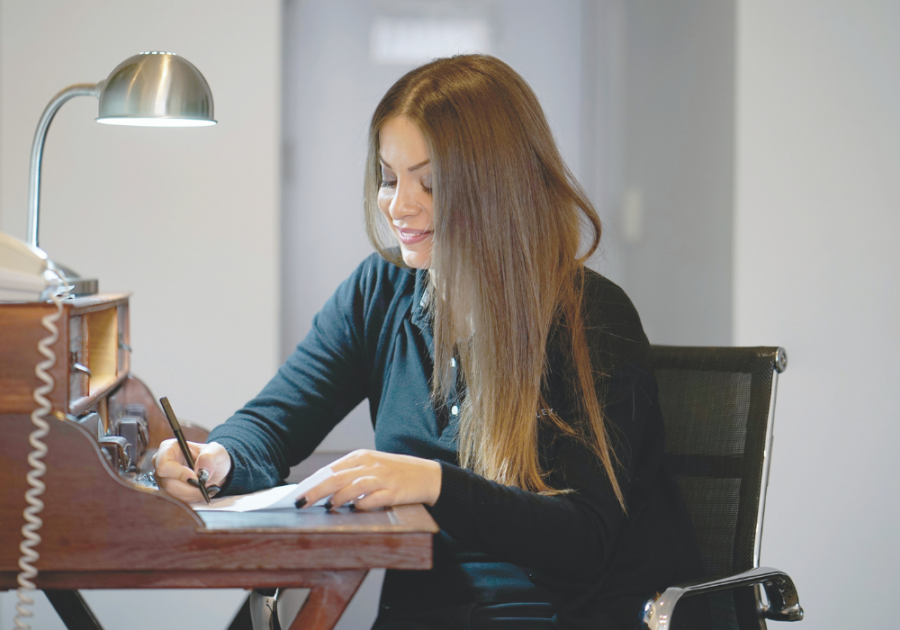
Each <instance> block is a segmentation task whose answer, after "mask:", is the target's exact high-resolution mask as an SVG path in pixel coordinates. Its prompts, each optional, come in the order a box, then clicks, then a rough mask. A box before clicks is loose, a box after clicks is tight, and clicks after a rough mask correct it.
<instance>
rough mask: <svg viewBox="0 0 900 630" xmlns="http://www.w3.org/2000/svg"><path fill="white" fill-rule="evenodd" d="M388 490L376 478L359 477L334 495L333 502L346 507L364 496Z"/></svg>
mask: <svg viewBox="0 0 900 630" xmlns="http://www.w3.org/2000/svg"><path fill="white" fill-rule="evenodd" d="M382 490H386V488H385V484H384V481H383V480H381V479H378V478H377V477H374V476H368V477H358V478H357V479H354V480H353V481H352V482H351V483H349V484H347V485H346V486H344V487H343V488H341V489H340V490H338V491H337V492H335V493H334V496H333V497H331V502H332V503H333V504H334V505H344V504H345V503H350V502H352V501H356V500H358V499H359V498H360V497H361V496H363V495H369V494H373V493H375V492H379V491H382Z"/></svg>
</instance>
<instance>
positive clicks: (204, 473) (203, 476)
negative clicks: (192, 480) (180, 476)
mask: <svg viewBox="0 0 900 630" xmlns="http://www.w3.org/2000/svg"><path fill="white" fill-rule="evenodd" d="M197 479H199V480H200V483H206V480H207V479H209V471H208V470H206V469H205V468H201V469H200V470H198V471H197Z"/></svg>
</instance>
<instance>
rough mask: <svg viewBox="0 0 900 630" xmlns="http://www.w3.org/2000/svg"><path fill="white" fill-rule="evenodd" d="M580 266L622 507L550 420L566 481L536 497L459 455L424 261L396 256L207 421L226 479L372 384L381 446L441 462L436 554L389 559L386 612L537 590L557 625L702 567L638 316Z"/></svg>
mask: <svg viewBox="0 0 900 630" xmlns="http://www.w3.org/2000/svg"><path fill="white" fill-rule="evenodd" d="M585 274H586V275H585V284H584V314H585V327H586V333H587V339H588V345H589V351H590V353H591V358H592V362H593V366H594V370H595V373H596V374H597V378H596V385H597V388H598V394H599V395H600V396H601V401H602V403H603V405H604V416H605V419H606V426H607V431H608V434H609V435H610V439H611V443H612V445H613V447H614V449H615V453H616V456H617V457H618V460H619V462H620V463H621V468H620V469H619V473H618V475H617V479H618V482H619V485H620V488H621V490H622V492H623V493H624V495H625V499H626V505H627V516H626V514H624V513H623V512H622V509H621V508H620V506H619V504H618V502H617V500H616V498H615V496H614V495H613V492H612V490H611V486H610V484H609V481H608V479H607V478H606V474H605V472H604V471H603V469H602V466H601V464H600V463H599V461H598V460H597V458H596V457H595V456H594V455H593V454H592V453H591V452H590V450H589V449H587V448H586V447H584V446H583V445H581V444H579V443H577V442H576V441H574V440H570V439H564V438H560V437H557V436H553V435H550V434H549V433H548V432H547V431H545V432H544V433H543V434H542V435H541V449H542V454H543V455H544V456H545V457H546V458H547V461H548V463H549V464H550V469H551V470H552V473H551V475H550V478H549V481H550V485H551V486H553V487H557V488H570V489H572V490H574V492H573V493H569V494H564V495H557V496H544V495H539V494H535V493H532V492H528V491H524V490H520V489H518V488H511V487H507V486H503V485H501V484H498V483H495V482H492V481H488V480H486V479H484V478H483V477H480V476H478V475H476V474H474V473H473V472H471V471H469V470H465V469H462V468H459V467H458V460H457V453H456V435H457V428H458V423H457V420H458V416H457V415H456V413H455V409H453V407H454V405H455V403H456V401H455V400H454V398H453V396H451V398H450V399H449V400H448V402H447V405H446V408H444V409H438V410H436V409H434V407H433V405H432V399H431V396H430V388H429V379H430V377H431V374H432V371H433V351H432V343H433V342H432V337H431V325H430V320H429V316H428V313H427V311H426V309H425V307H424V303H425V301H424V295H425V290H426V288H425V287H426V285H427V272H424V271H415V270H409V269H402V268H399V267H396V266H395V265H393V264H391V263H388V262H386V261H385V260H383V259H382V258H381V257H380V256H378V255H377V254H373V255H372V256H370V257H369V258H367V259H366V260H365V261H364V262H363V263H362V264H361V265H360V266H359V267H358V268H357V269H356V271H355V272H354V273H353V274H352V275H351V276H350V278H348V279H347V280H346V281H345V282H344V283H343V284H341V286H340V287H339V288H338V290H337V291H336V292H335V294H334V295H333V296H332V298H331V299H330V300H329V301H328V302H327V303H326V305H325V307H324V308H323V309H322V311H321V312H320V313H319V314H317V315H316V317H315V319H314V321H313V327H312V330H311V331H310V333H309V334H308V335H307V337H306V338H305V339H304V340H303V342H301V343H300V344H299V346H298V347H297V349H296V350H295V352H294V353H293V354H292V355H291V356H290V357H289V358H288V360H287V361H286V362H285V364H284V365H283V366H282V367H281V368H280V369H279V371H278V373H277V374H276V375H275V377H274V378H273V379H272V380H271V381H270V382H269V383H268V384H267V385H266V387H265V388H264V389H263V390H262V392H261V393H260V394H259V395H258V396H257V397H256V398H254V399H253V400H252V401H250V402H249V403H247V405H246V406H245V407H244V408H243V409H241V410H240V411H238V412H237V413H236V414H235V415H234V416H233V417H232V418H230V419H229V420H228V421H227V422H226V423H225V424H223V425H221V426H219V427H217V428H216V429H214V430H213V431H212V433H210V436H209V440H210V441H216V442H219V443H221V444H222V445H223V446H224V447H225V448H226V449H227V450H228V452H229V453H230V454H231V457H232V459H233V461H234V471H233V474H232V478H231V481H230V484H229V486H228V488H227V491H228V492H230V493H245V492H252V491H256V490H259V489H262V488H267V487H271V486H273V485H276V484H277V483H279V482H280V481H281V480H282V479H284V478H285V477H287V475H288V472H289V468H290V467H291V466H293V465H295V464H297V463H298V462H300V461H301V460H303V459H304V458H305V457H307V456H308V455H309V454H310V453H312V452H313V450H314V449H315V448H316V446H317V445H318V444H319V443H320V442H321V441H322V439H323V438H324V437H325V436H326V435H327V434H328V432H329V431H330V430H331V429H332V428H333V427H334V426H335V424H336V423H337V422H339V421H340V420H341V419H342V418H343V417H344V416H345V415H346V414H347V413H348V412H349V411H350V410H352V409H353V408H354V407H355V406H356V405H357V404H359V403H360V402H361V401H362V400H363V399H365V398H368V400H369V407H370V412H371V417H372V423H373V426H374V428H375V444H376V448H377V449H378V450H380V451H385V452H391V453H402V454H408V455H415V456H418V457H423V458H429V459H434V460H437V461H439V462H440V463H441V466H442V482H441V493H440V497H439V499H438V501H437V502H436V504H435V505H434V506H433V507H432V508H430V511H431V514H432V516H433V517H434V519H435V521H436V522H437V523H438V525H439V526H440V528H441V532H440V534H439V535H438V536H436V538H435V548H434V568H433V569H432V570H431V571H427V572H420V571H416V572H412V571H410V572H405V571H393V570H391V571H388V572H387V575H386V578H385V584H384V588H383V592H382V606H383V613H384V614H387V615H389V616H397V615H400V616H402V615H404V614H408V613H413V612H415V611H418V610H425V609H435V608H442V607H448V606H457V605H465V604H469V603H472V602H476V603H490V604H495V603H504V602H549V603H552V604H554V605H556V606H558V607H559V608H560V612H559V614H558V617H559V621H560V623H561V624H563V625H566V623H567V622H568V623H571V624H576V625H577V623H578V620H585V621H587V620H588V619H590V620H591V621H592V622H594V623H596V622H597V621H599V620H601V619H608V620H613V619H614V620H622V619H628V620H636V619H637V615H638V610H639V607H640V603H641V602H642V601H643V599H645V598H646V597H647V596H648V595H650V594H652V593H653V592H655V591H657V590H662V589H663V588H665V586H667V585H670V584H673V583H675V582H678V581H683V580H685V579H690V578H693V577H696V576H698V575H699V573H700V572H699V552H698V551H697V548H696V543H695V542H694V537H693V532H692V530H691V525H690V520H689V517H688V516H687V514H686V512H685V510H684V507H683V505H682V502H681V498H680V494H679V492H678V489H677V486H676V484H675V483H674V481H673V480H672V478H671V476H670V475H669V474H668V472H667V470H666V469H665V466H664V464H663V457H662V456H663V447H664V432H663V423H662V418H661V416H660V411H659V405H658V401H657V387H656V379H655V377H654V375H653V368H652V365H651V363H650V355H649V345H648V342H647V339H646V336H645V335H644V332H643V329H642V327H641V322H640V318H639V317H638V314H637V312H636V311H635V309H634V306H633V305H632V304H631V301H630V300H629V299H628V297H627V296H626V295H625V293H624V292H623V291H622V290H621V289H620V288H619V287H618V286H616V285H615V284H613V283H612V282H610V281H609V280H607V279H606V278H603V277H602V276H600V275H598V274H596V273H594V272H592V271H590V270H586V271H585ZM553 338H554V336H553V335H552V334H551V340H552V339H553ZM556 345H557V344H554V343H553V342H552V341H551V343H550V344H549V345H548V355H549V357H548V360H549V368H550V369H549V371H548V373H549V374H550V376H549V382H548V383H547V391H548V392H549V400H548V403H549V404H550V405H551V407H552V408H553V409H554V410H555V411H556V412H557V413H559V414H560V415H561V416H562V417H563V419H568V418H567V414H570V413H571V411H570V410H571V409H572V408H573V406H572V405H571V401H567V400H566V394H565V392H566V391H567V388H566V387H565V379H566V378H567V366H568V362H567V361H566V360H565V357H564V356H561V353H559V352H557V351H554V349H553V348H555V347H556ZM572 421H577V419H575V418H572ZM628 625H632V623H631V622H629V624H628Z"/></svg>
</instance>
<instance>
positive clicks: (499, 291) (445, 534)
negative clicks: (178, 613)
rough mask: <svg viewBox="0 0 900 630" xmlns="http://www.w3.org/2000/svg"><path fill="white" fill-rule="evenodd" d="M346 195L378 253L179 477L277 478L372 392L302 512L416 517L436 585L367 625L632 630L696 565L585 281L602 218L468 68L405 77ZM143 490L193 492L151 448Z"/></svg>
mask: <svg viewBox="0 0 900 630" xmlns="http://www.w3.org/2000/svg"><path fill="white" fill-rule="evenodd" d="M365 180H366V181H365V202H366V203H365V205H366V228H367V232H368V235H369V238H370V240H371V242H372V244H373V246H374V247H375V249H376V250H377V251H378V253H377V254H374V255H372V256H371V257H369V258H368V259H367V260H366V261H364V262H363V263H362V265H360V266H359V268H358V269H357V270H356V272H355V273H354V274H353V275H352V276H351V277H350V278H349V279H348V280H347V281H345V282H344V283H343V284H342V285H341V286H340V287H339V288H338V290H337V292H336V293H335V295H334V296H333V297H332V298H331V299H330V300H329V302H328V303H327V304H326V305H325V307H324V308H323V310H322V311H321V312H320V313H319V315H317V317H316V319H315V321H314V324H313V329H312V331H311V332H310V333H309V335H308V336H307V337H306V339H305V340H304V341H303V342H302V343H301V344H300V345H299V346H298V347H297V350H296V351H295V352H294V354H293V355H292V356H291V357H290V358H289V359H288V361H287V362H286V363H285V364H284V366H282V367H281V369H280V370H279V372H278V374H277V375H276V376H275V377H274V378H273V379H272V381H271V382H270V383H269V384H268V385H267V386H266V387H265V388H264V389H263V391H262V392H261V393H260V394H259V396H257V397H256V398H255V399H254V400H252V401H251V402H249V403H248V404H247V405H246V406H245V407H244V408H243V409H241V410H240V411H239V412H237V413H236V414H235V416H234V417H232V418H231V419H229V420H228V421H227V422H226V423H225V424H223V425H221V426H219V427H217V428H216V429H214V430H213V431H212V433H211V434H210V436H209V443H208V444H206V445H195V446H194V447H193V448H194V449H195V451H196V466H197V469H198V470H199V469H206V470H208V471H209V480H208V481H207V483H209V484H211V485H215V486H220V487H221V488H222V491H223V492H229V493H245V492H251V491H255V490H259V489H261V488H265V487H270V486H273V485H275V484H277V483H278V482H279V481H280V480H281V479H283V478H285V477H286V476H287V474H288V470H289V467H290V466H292V465H294V464H296V463H298V462H299V461H301V460H302V459H303V458H305V457H306V456H308V455H309V454H310V453H311V452H312V451H313V449H314V448H315V447H316V445H317V444H319V442H320V441H321V440H322V439H323V438H324V437H325V435H326V434H327V433H328V432H329V431H330V430H331V429H332V427H333V426H334V425H335V424H336V423H337V422H338V421H339V420H340V419H341V418H343V417H344V416H345V415H346V414H347V413H348V412H349V411H350V410H351V409H353V408H354V407H355V406H356V405H357V404H358V403H359V402H360V401H362V400H363V399H365V398H368V399H369V405H370V409H371V415H372V422H373V426H374V428H375V442H376V448H377V451H356V452H354V453H351V454H350V455H348V456H346V457H344V458H342V459H340V460H338V461H336V462H335V463H333V464H332V465H331V468H332V469H333V470H334V471H335V474H334V476H333V477H332V478H331V479H329V480H328V481H326V482H323V483H322V484H320V485H319V486H317V487H316V488H314V489H313V490H311V491H310V492H309V494H308V495H307V496H306V497H305V499H306V500H307V505H308V506H311V505H312V504H314V503H315V502H316V501H318V500H319V499H321V498H324V497H327V496H328V495H332V494H333V495H334V496H333V497H332V499H331V501H332V503H333V504H335V505H341V504H344V503H347V502H350V503H353V504H354V505H355V507H356V508H357V509H362V510H369V509H375V508H379V507H382V506H388V505H397V504H403V503H413V502H420V503H424V504H425V505H426V506H428V509H429V510H430V512H431V514H432V516H433V517H434V519H435V520H436V522H437V523H438V525H440V527H441V533H440V534H439V535H438V536H437V537H436V539H435V552H434V558H435V560H434V569H433V570H431V571H429V572H427V573H425V574H423V573H421V572H409V573H408V572H403V571H388V572H387V575H386V578H385V583H384V587H383V591H382V599H381V610H380V614H379V618H378V620H377V621H376V624H375V626H376V627H379V628H380V627H384V628H400V627H409V628H432V627H434V628H444V627H452V628H468V627H472V628H481V627H492V626H490V625H489V624H490V623H491V621H490V619H492V618H495V617H510V616H512V617H516V616H517V615H518V616H522V617H531V618H535V617H537V618H541V619H532V621H531V622H526V621H524V620H523V621H522V622H521V624H517V625H516V626H515V627H581V624H585V625H586V626H590V627H595V628H606V627H611V628H623V627H633V626H634V625H635V624H636V621H637V619H638V613H639V610H640V606H641V603H642V601H643V600H644V599H645V598H646V597H648V596H649V595H651V594H652V593H653V592H654V591H656V590H659V589H661V588H664V587H665V586H666V585H668V584H671V583H673V582H675V581H679V580H683V579H687V578H692V577H695V575H696V574H698V573H699V571H698V564H699V562H698V554H697V552H696V548H695V546H694V544H693V534H692V532H691V528H690V522H689V520H688V518H687V516H686V514H685V512H684V510H683V507H682V505H681V502H680V498H679V495H678V491H677V488H676V487H675V485H674V483H673V481H672V479H671V478H670V477H669V475H668V473H667V472H666V471H665V469H664V467H663V465H662V452H663V442H664V437H663V426H662V420H661V417H660V414H659V408H658V405H657V394H656V381H655V378H654V376H653V372H652V366H651V364H650V359H649V355H648V343H647V340H646V337H645V336H644V333H643V330H642V328H641V324H640V319H639V318H638V315H637V313H636V312H635V310H634V307H633V306H632V304H631V302H630V301H629V300H628V297H627V296H626V295H625V294H624V293H623V292H622V290H621V289H619V288H618V287H617V286H616V285H614V284H613V283H611V282H609V281H608V280H606V279H605V278H603V277H602V276H599V275H598V274H596V273H594V272H592V271H590V270H588V269H587V268H586V267H585V266H584V261H585V260H586V259H587V258H588V256H590V255H591V254H592V253H593V252H594V251H595V250H596V248H597V246H598V243H599V239H600V221H599V218H598V216H597V213H596V211H595V210H594V209H593V207H592V206H591V204H590V202H589V201H588V200H587V198H586V196H585V195H584V193H583V191H582V190H581V188H580V187H579V185H578V184H577V182H576V181H575V180H574V178H573V177H572V175H571V174H570V173H569V171H568V170H567V168H566V167H565V165H564V163H563V161H562V159H561V157H560V155H559V152H558V150H557V148H556V145H555V143H554V141H553V138H552V134H551V132H550V129H549V127H548V125H547V122H546V120H545V118H544V115H543V112H542V111H541V108H540V105H539V104H538V102H537V99H536V97H535V95H534V93H533V92H532V91H531V89H530V88H529V87H528V85H527V84H526V83H525V81H524V80H523V79H522V78H521V77H520V76H519V75H518V74H516V73H515V72H514V71H513V70H512V69H511V68H510V67H509V66H507V65H506V64H504V63H503V62H501V61H499V60H497V59H495V58H493V57H488V56H481V55H470V56H461V57H454V58H450V59H439V60H436V61H434V62H432V63H429V64H427V65H425V66H422V67H420V68H417V69H416V70H413V71H411V72H410V73H408V74H407V75H405V76H404V77H402V78H401V79H400V80H399V81H398V82H397V83H396V84H395V85H394V86H393V87H392V88H391V89H390V90H389V91H388V93H387V94H386V95H385V96H384V98H383V99H382V101H381V103H380V104H379V105H378V108H377V109H376V110H375V114H374V116H373V118H372V123H371V127H370V134H369V155H368V162H367V166H366V176H365ZM584 227H587V231H588V234H589V237H588V239H587V247H585V248H583V251H581V250H580V246H581V240H582V239H581V236H582V232H583V228H584ZM398 246H399V248H398ZM157 476H158V478H159V479H160V483H161V484H162V486H163V487H164V488H165V489H166V490H167V491H169V492H171V493H172V494H174V495H176V496H178V497H180V498H183V499H185V500H196V499H198V498H199V492H198V491H197V489H196V488H195V487H194V486H196V485H197V481H196V474H195V473H194V471H191V470H189V469H188V468H186V467H184V466H183V460H182V459H181V456H180V454H179V453H178V450H177V448H174V447H173V445H172V444H171V443H166V444H164V445H163V446H162V448H161V449H160V453H159V455H158V457H157ZM189 482H190V483H189ZM191 484H193V485H191ZM522 603H530V604H541V605H537V606H535V605H531V606H510V605H509V604H522ZM527 623H531V624H535V625H533V626H528V625H526V624H527ZM417 624H418V625H417ZM485 624H488V625H485Z"/></svg>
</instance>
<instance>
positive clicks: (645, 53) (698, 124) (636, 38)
mask: <svg viewBox="0 0 900 630" xmlns="http://www.w3.org/2000/svg"><path fill="white" fill-rule="evenodd" d="M603 4H615V3H614V2H609V1H608V0H607V1H606V2H604V3H603ZM623 4H624V11H623V15H624V19H623V24H622V30H623V37H624V44H623V62H622V63H623V68H624V72H623V78H622V84H621V92H622V94H621V97H620V98H622V99H623V101H624V107H623V114H622V116H621V121H622V131H621V133H622V147H621V154H620V159H621V161H622V165H623V166H622V174H621V176H620V177H621V180H620V186H621V190H620V195H622V196H621V197H620V201H621V203H622V211H621V213H620V215H619V216H617V217H616V221H615V222H614V223H613V225H614V226H615V227H616V228H618V229H617V230H616V231H615V233H614V234H613V236H614V238H617V239H618V247H619V250H620V260H621V265H622V278H621V284H622V287H623V288H624V289H625V290H626V291H627V292H628V294H629V296H630V297H631V299H632V300H633V301H634V303H635V306H637V309H638V312H639V313H641V320H642V321H643V323H644V328H645V330H646V331H647V336H648V337H649V338H650V340H651V341H652V342H653V343H660V344H674V345H727V344H728V343H730V341H731V335H732V331H731V307H732V296H731V274H732V256H733V252H732V243H731V233H732V229H733V227H732V216H733V207H732V206H733V203H734V188H733V176H734V47H735V43H734V15H735V2H734V0H678V1H677V2H659V1H658V0H624V2H623ZM629 198H630V199H631V201H629Z"/></svg>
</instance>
